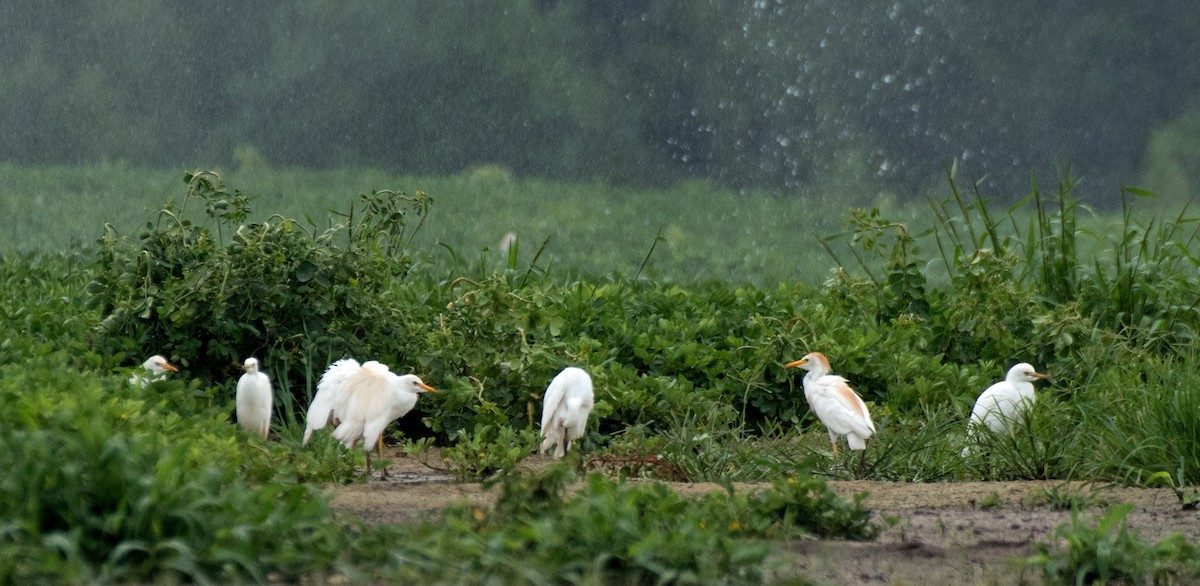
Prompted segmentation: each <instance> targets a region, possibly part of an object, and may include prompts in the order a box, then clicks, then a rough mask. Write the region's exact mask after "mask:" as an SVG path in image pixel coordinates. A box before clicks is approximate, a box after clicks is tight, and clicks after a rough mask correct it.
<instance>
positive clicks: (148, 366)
mask: <svg viewBox="0 0 1200 586" xmlns="http://www.w3.org/2000/svg"><path fill="white" fill-rule="evenodd" d="M142 368H143V369H145V370H146V373H147V374H142V373H137V372H135V373H133V376H130V377H129V384H131V385H137V386H139V387H144V386H146V385H148V384H150V383H153V382H158V381H160V380H163V379H165V378H167V373H168V372H179V369H178V368H176V367H175V365H173V364H171V363H170V362H167V359H166V358H163V357H162V356H160V355H158V354H155V355H154V356H151V357H149V358H147V359H146V361H145V362H143V363H142Z"/></svg>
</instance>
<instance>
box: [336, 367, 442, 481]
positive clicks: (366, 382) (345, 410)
mask: <svg viewBox="0 0 1200 586" xmlns="http://www.w3.org/2000/svg"><path fill="white" fill-rule="evenodd" d="M341 386H342V390H341V398H340V400H339V402H338V403H339V404H338V405H337V406H335V407H334V409H333V411H334V415H335V416H337V417H339V418H341V422H340V423H338V425H337V427H336V428H335V429H334V430H333V437H334V438H335V439H337V440H338V441H340V442H342V445H344V446H346V447H347V448H352V447H354V444H356V443H358V440H360V439H361V440H363V447H364V448H365V450H366V454H367V471H368V473H369V472H370V470H371V447H373V446H374V445H375V444H376V442H378V441H380V440H381V438H382V435H383V430H384V429H385V428H386V427H387V426H388V424H390V423H391V422H393V421H395V420H397V419H399V418H401V417H403V416H404V415H405V414H406V413H408V412H409V411H412V408H413V407H415V406H416V404H417V394H418V393H424V392H429V393H433V392H437V389H435V388H433V387H431V386H429V385H427V384H425V383H424V382H422V381H421V379H420V377H418V376H417V375H415V374H406V375H403V376H399V375H396V374H395V373H393V372H392V371H391V370H389V369H388V367H387V366H386V365H383V364H380V363H379V362H376V361H374V360H371V361H369V362H365V363H363V365H362V366H361V367H359V368H358V369H357V370H354V371H353V372H350V373H349V374H348V375H347V376H346V378H345V379H344V380H343V381H342V385H341ZM379 477H380V478H381V479H382V478H386V477H387V470H386V469H384V470H381V471H380V473H379Z"/></svg>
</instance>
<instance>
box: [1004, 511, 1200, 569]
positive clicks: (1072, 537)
mask: <svg viewBox="0 0 1200 586" xmlns="http://www.w3.org/2000/svg"><path fill="white" fill-rule="evenodd" d="M1132 509H1133V505H1117V506H1114V507H1111V508H1109V509H1108V511H1107V512H1106V513H1104V515H1103V516H1101V517H1100V518H1099V519H1098V520H1097V521H1096V522H1095V524H1090V523H1085V522H1083V521H1081V520H1080V518H1079V512H1078V510H1077V509H1076V510H1073V511H1072V514H1071V522H1070V523H1069V524H1063V525H1060V526H1059V527H1058V529H1057V530H1056V531H1055V537H1056V539H1055V541H1054V542H1052V543H1049V544H1045V543H1043V544H1040V545H1038V553H1037V554H1036V555H1033V556H1031V557H1029V558H1027V559H1026V563H1027V564H1029V565H1030V566H1034V567H1036V568H1040V569H1041V571H1042V576H1043V578H1045V579H1046V581H1047V583H1058V584H1096V583H1099V584H1109V583H1128V584H1173V583H1184V582H1189V581H1191V580H1195V579H1196V578H1200V565H1198V564H1197V563H1196V554H1197V551H1196V546H1194V545H1192V544H1190V543H1188V542H1187V539H1185V538H1184V536H1183V535H1178V534H1177V535H1173V536H1171V537H1167V538H1166V539H1163V540H1162V541H1159V542H1157V543H1151V542H1148V541H1146V540H1143V539H1142V538H1140V537H1139V536H1138V535H1137V534H1136V533H1134V532H1132V531H1130V530H1129V529H1128V527H1127V526H1126V517H1127V516H1128V515H1129V512H1130V511H1131V510H1132Z"/></svg>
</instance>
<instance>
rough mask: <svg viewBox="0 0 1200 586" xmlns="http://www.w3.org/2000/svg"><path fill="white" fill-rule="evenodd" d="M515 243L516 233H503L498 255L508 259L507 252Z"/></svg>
mask: <svg viewBox="0 0 1200 586" xmlns="http://www.w3.org/2000/svg"><path fill="white" fill-rule="evenodd" d="M516 243H517V233H516V232H505V233H504V236H501V237H500V246H499V248H500V255H501V256H504V257H505V258H507V257H508V251H509V250H510V249H511V248H512V247H513V245H515V244H516Z"/></svg>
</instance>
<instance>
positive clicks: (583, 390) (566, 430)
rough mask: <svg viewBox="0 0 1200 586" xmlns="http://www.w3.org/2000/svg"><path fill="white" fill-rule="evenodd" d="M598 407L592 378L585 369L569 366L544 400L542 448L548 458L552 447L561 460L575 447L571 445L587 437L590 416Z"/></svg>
mask: <svg viewBox="0 0 1200 586" xmlns="http://www.w3.org/2000/svg"><path fill="white" fill-rule="evenodd" d="M594 404H595V396H594V395H593V393H592V377H590V376H588V373H586V372H584V371H583V369H581V368H576V367H574V366H568V367H567V368H564V369H563V371H562V372H560V373H558V375H556V376H555V377H554V379H553V380H551V381H550V386H549V387H547V388H546V394H545V395H544V396H543V397H542V437H544V438H545V439H544V440H542V447H541V449H540V450H538V453H539V454H545V453H546V450H548V449H550V446H556V447H555V448H554V457H555V458H561V457H563V455H565V454H566V452H567V449H568V448H570V447H571V441H572V440H577V439H579V438H581V437H583V431H584V428H586V427H587V419H588V414H589V413H591V411H592V406H593V405H594Z"/></svg>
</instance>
